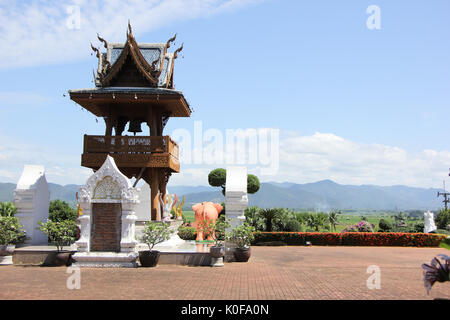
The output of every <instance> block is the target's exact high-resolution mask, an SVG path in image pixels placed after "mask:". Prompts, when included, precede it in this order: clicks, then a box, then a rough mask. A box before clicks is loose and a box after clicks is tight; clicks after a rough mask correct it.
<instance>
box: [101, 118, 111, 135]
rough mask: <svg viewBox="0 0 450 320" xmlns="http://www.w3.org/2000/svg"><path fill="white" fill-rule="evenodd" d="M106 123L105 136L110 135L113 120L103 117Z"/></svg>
mask: <svg viewBox="0 0 450 320" xmlns="http://www.w3.org/2000/svg"><path fill="white" fill-rule="evenodd" d="M103 119H104V120H105V124H106V130H105V136H112V129H113V121H112V119H111V118H109V117H105V118H103Z"/></svg>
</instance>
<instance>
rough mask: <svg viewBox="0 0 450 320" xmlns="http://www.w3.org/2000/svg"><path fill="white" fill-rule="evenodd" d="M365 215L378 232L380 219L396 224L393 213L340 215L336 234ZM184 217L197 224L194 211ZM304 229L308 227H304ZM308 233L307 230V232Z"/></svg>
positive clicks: (413, 222) (415, 222)
mask: <svg viewBox="0 0 450 320" xmlns="http://www.w3.org/2000/svg"><path fill="white" fill-rule="evenodd" d="M362 215H364V216H365V217H366V218H367V220H366V221H367V222H369V223H371V224H373V225H375V229H374V231H378V223H379V221H380V219H385V220H387V221H390V222H391V223H392V224H394V218H393V217H392V216H393V213H391V212H385V213H378V214H373V213H371V214H370V213H369V214H367V213H366V214H357V213H353V212H352V213H351V214H340V215H339V224H338V225H337V226H336V232H341V231H342V230H343V229H344V228H345V227H347V226H350V225H354V224H357V223H358V222H359V221H361V216H362ZM183 216H184V217H185V219H186V220H187V221H188V222H195V215H194V211H192V210H191V211H189V210H185V211H183ZM420 222H422V223H423V219H411V218H410V217H408V218H407V220H406V223H407V224H408V227H413V226H414V225H415V224H417V223H420ZM304 229H306V227H305V226H304ZM305 231H306V230H305ZM320 231H322V232H330V230H326V229H321V230H320Z"/></svg>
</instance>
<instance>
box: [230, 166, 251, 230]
mask: <svg viewBox="0 0 450 320" xmlns="http://www.w3.org/2000/svg"><path fill="white" fill-rule="evenodd" d="M247 206H248V196H247V167H228V168H227V176H226V188H225V215H226V217H227V218H231V221H230V224H231V228H234V227H237V226H239V225H242V224H243V223H244V221H245V216H244V211H245V209H246V208H247Z"/></svg>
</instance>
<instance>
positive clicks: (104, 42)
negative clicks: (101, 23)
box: [97, 32, 108, 49]
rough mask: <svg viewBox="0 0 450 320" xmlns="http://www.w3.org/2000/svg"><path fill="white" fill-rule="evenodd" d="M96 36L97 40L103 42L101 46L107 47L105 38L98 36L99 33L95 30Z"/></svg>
mask: <svg viewBox="0 0 450 320" xmlns="http://www.w3.org/2000/svg"><path fill="white" fill-rule="evenodd" d="M97 38H98V40H100V42H103V46H104V47H105V49H108V42H106V40H105V39H103V38H102V37H100V35H99V34H98V32H97Z"/></svg>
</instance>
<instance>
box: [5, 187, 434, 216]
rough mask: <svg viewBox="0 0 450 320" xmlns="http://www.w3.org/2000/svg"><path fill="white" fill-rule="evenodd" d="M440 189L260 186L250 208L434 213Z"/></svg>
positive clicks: (196, 195)
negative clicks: (427, 211)
mask: <svg viewBox="0 0 450 320" xmlns="http://www.w3.org/2000/svg"><path fill="white" fill-rule="evenodd" d="M15 187H16V186H15V184H13V183H0V201H12V200H13V192H14V189H15ZM49 189H50V199H51V200H54V199H61V200H64V201H67V202H69V203H70V204H71V205H74V204H75V203H76V199H75V193H76V192H77V190H78V186H77V185H74V184H69V185H65V186H61V185H59V184H54V183H49ZM168 190H169V192H170V193H176V194H178V195H179V196H180V195H185V196H186V203H185V206H184V207H185V208H186V209H187V208H190V207H191V206H192V204H194V203H197V202H202V201H213V202H219V203H220V202H224V201H225V198H224V196H223V195H222V192H221V189H220V188H214V187H210V186H194V187H193V186H169V187H168ZM438 191H440V192H442V191H443V190H442V189H434V188H428V189H426V188H416V187H407V186H402V185H397V186H388V187H385V186H375V185H360V186H356V185H342V184H338V183H336V182H333V181H331V180H322V181H318V182H314V183H305V184H296V183H290V182H284V183H276V182H266V183H261V188H260V190H259V191H258V192H257V193H255V194H250V195H249V206H258V207H262V208H271V207H285V208H291V209H308V210H319V211H328V210H331V209H340V210H435V209H439V208H442V198H438V197H437V192H438Z"/></svg>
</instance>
